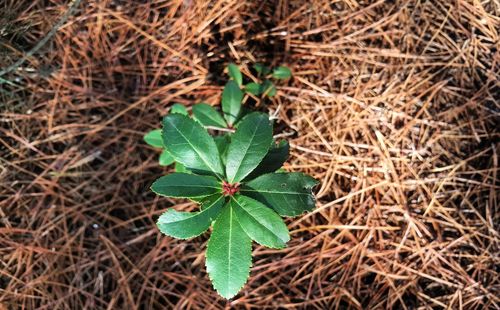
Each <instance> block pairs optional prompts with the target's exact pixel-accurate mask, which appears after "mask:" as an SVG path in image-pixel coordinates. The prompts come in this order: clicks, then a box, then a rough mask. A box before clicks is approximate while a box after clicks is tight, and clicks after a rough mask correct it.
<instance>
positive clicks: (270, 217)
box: [230, 195, 290, 249]
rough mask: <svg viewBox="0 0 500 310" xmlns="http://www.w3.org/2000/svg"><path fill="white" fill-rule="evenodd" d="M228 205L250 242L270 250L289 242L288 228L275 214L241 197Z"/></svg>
mask: <svg viewBox="0 0 500 310" xmlns="http://www.w3.org/2000/svg"><path fill="white" fill-rule="evenodd" d="M230 204H231V206H232V207H233V209H234V212H235V214H236V218H237V219H238V222H239V223H240V225H241V227H242V228H243V230H244V231H245V232H246V233H247V235H248V236H249V237H250V238H252V240H254V241H255V242H257V243H259V244H261V245H263V246H267V247H270V248H277V249H281V248H284V247H285V246H286V243H287V242H288V241H289V240H290V236H289V235H288V228H287V227H286V225H285V223H284V222H283V220H282V219H281V217H280V216H279V215H278V214H277V213H276V212H274V211H273V210H272V209H270V208H268V207H266V206H265V205H263V204H262V203H260V202H258V201H257V200H254V199H252V198H250V197H246V196H242V195H237V196H234V197H232V198H231V201H230Z"/></svg>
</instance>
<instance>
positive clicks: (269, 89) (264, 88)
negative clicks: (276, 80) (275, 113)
mask: <svg viewBox="0 0 500 310" xmlns="http://www.w3.org/2000/svg"><path fill="white" fill-rule="evenodd" d="M261 93H262V94H263V95H264V96H265V95H267V96H269V97H274V96H275V95H276V87H275V86H274V84H273V83H272V82H271V81H269V80H265V81H264V82H263V83H262V85H261Z"/></svg>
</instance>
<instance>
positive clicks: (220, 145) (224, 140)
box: [214, 134, 231, 165]
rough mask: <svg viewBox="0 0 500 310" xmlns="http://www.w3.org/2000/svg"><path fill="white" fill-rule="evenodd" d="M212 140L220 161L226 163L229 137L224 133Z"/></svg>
mask: <svg viewBox="0 0 500 310" xmlns="http://www.w3.org/2000/svg"><path fill="white" fill-rule="evenodd" d="M214 141H215V144H216V145H217V149H218V150H219V154H220V157H221V159H222V163H223V164H224V165H226V161H227V149H228V147H229V143H231V138H230V137H229V134H224V135H221V136H216V137H214Z"/></svg>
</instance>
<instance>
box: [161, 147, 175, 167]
mask: <svg viewBox="0 0 500 310" xmlns="http://www.w3.org/2000/svg"><path fill="white" fill-rule="evenodd" d="M159 162H160V166H168V165H171V164H173V163H174V158H173V157H172V155H170V153H169V152H168V151H167V150H165V149H164V150H163V151H162V152H161V154H160V160H159Z"/></svg>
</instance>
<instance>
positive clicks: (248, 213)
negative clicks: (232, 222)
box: [232, 197, 284, 242]
mask: <svg viewBox="0 0 500 310" xmlns="http://www.w3.org/2000/svg"><path fill="white" fill-rule="evenodd" d="M232 199H233V200H234V202H236V204H237V205H238V206H239V207H240V208H241V210H243V211H244V212H245V213H246V214H247V215H248V216H249V217H251V218H252V219H253V220H254V221H255V222H256V223H258V224H259V225H260V226H262V227H264V228H265V229H266V230H267V231H268V232H270V233H271V234H272V235H273V236H275V237H276V238H278V239H279V240H281V241H283V240H282V239H281V238H280V237H279V236H278V235H276V234H275V233H274V231H272V230H271V229H269V228H268V227H267V226H266V225H264V224H262V223H261V222H259V221H258V220H257V218H255V217H254V216H253V215H252V214H251V213H250V212H248V211H247V210H246V209H245V208H243V207H242V206H241V204H240V203H239V202H238V200H236V199H235V198H234V197H233V198H232ZM283 242H284V241H283Z"/></svg>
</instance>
